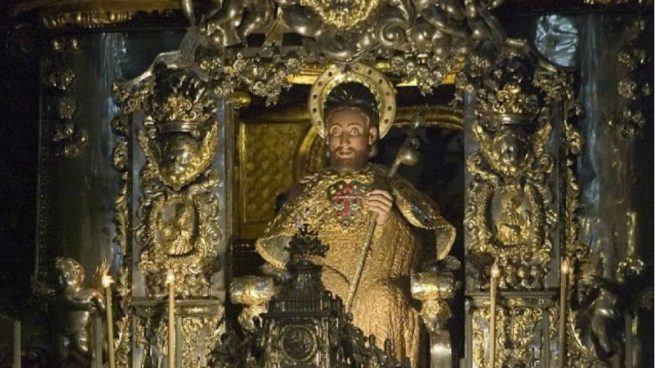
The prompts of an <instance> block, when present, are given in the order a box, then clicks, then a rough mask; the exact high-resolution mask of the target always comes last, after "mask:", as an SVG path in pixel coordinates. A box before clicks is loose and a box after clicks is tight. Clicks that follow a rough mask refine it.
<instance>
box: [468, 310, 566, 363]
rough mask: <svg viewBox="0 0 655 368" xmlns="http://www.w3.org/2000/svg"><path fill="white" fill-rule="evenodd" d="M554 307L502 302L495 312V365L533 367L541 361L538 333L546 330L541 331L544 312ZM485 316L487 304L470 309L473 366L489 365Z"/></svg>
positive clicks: (488, 313) (548, 312)
mask: <svg viewBox="0 0 655 368" xmlns="http://www.w3.org/2000/svg"><path fill="white" fill-rule="evenodd" d="M554 310H555V309H554V308H547V307H538V306H526V305H521V303H519V305H512V306H509V305H505V306H502V307H498V308H497V312H496V326H497V327H496V345H497V346H502V347H503V348H502V349H499V350H497V351H496V358H495V368H502V367H515V366H522V367H537V366H539V365H540V364H543V355H542V354H541V353H540V349H544V348H545V349H549V347H546V346H544V345H543V344H544V341H543V340H542V339H541V337H542V336H543V335H544V334H546V333H548V334H549V336H550V335H552V334H551V333H550V331H541V328H542V326H543V324H542V323H541V322H542V320H543V319H544V314H548V315H549V314H551V313H553V311H554ZM489 318H490V311H489V307H488V305H486V306H485V305H482V306H479V307H476V308H475V309H474V310H473V311H472V315H471V323H472V336H471V339H472V344H473V345H472V353H471V354H472V355H471V356H472V359H473V366H474V367H489V359H490V357H489V350H488V346H489V340H490V339H491V338H492V337H491V336H490V335H489Z"/></svg>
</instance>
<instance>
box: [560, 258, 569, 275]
mask: <svg viewBox="0 0 655 368" xmlns="http://www.w3.org/2000/svg"><path fill="white" fill-rule="evenodd" d="M570 270H571V267H570V265H569V260H568V258H564V259H563V260H562V265H561V272H562V275H567V274H568V273H569V271H570Z"/></svg>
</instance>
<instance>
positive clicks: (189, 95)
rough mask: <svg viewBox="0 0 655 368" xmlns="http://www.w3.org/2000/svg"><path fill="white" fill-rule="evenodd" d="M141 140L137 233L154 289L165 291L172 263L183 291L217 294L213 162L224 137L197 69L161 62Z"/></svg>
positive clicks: (156, 293) (186, 293)
mask: <svg viewBox="0 0 655 368" xmlns="http://www.w3.org/2000/svg"><path fill="white" fill-rule="evenodd" d="M151 88H152V90H151V91H150V92H149V93H147V94H146V95H147V96H148V97H147V98H146V99H147V103H148V105H147V111H146V117H145V119H144V129H143V130H142V131H141V132H140V133H139V143H140V146H141V148H142V150H143V153H144V156H145V158H146V163H145V166H144V167H143V170H142V171H141V174H140V176H141V182H142V186H143V192H144V196H143V199H142V201H141V203H140V211H139V214H140V219H139V220H140V224H139V226H138V229H137V236H138V239H139V240H140V242H141V244H142V245H143V246H144V248H143V249H142V252H141V256H140V260H139V264H138V268H139V270H140V271H141V272H143V273H144V274H145V276H146V286H147V287H146V291H147V294H148V295H149V296H161V295H164V294H165V293H166V289H167V286H166V285H165V279H166V273H167V272H168V270H172V271H173V272H174V273H175V280H176V284H177V285H178V287H176V290H177V291H178V294H179V295H180V296H181V297H183V298H193V297H200V298H204V297H209V296H216V294H217V292H218V291H217V290H214V288H213V284H214V283H213V281H212V280H213V277H215V275H216V272H218V261H217V258H216V257H217V254H218V249H217V245H218V240H219V234H220V224H219V205H218V198H217V196H216V194H215V193H216V192H217V190H218V186H219V178H218V174H217V173H216V171H215V170H214V169H213V168H212V167H211V165H212V162H213V159H214V156H215V154H216V149H217V144H218V122H217V120H216V118H215V111H216V104H215V101H214V98H213V96H212V94H211V93H210V91H209V89H208V88H207V87H206V86H205V85H204V84H203V82H201V81H200V80H199V79H198V78H197V77H195V76H194V75H193V74H192V73H191V72H188V71H184V70H174V69H167V68H165V67H157V68H155V72H154V80H153V81H152V83H151Z"/></svg>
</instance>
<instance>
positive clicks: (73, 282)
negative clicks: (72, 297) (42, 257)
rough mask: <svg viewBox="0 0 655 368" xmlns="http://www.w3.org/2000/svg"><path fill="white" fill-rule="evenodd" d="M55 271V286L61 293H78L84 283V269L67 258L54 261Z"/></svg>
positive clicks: (76, 262) (58, 258)
mask: <svg viewBox="0 0 655 368" xmlns="http://www.w3.org/2000/svg"><path fill="white" fill-rule="evenodd" d="M55 269H56V270H57V286H58V288H59V290H60V291H62V292H75V291H78V290H79V289H80V288H81V287H82V284H83V283H84V267H82V265H81V264H80V263H79V262H78V261H76V260H74V259H72V258H67V257H57V259H56V260H55Z"/></svg>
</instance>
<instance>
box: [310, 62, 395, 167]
mask: <svg viewBox="0 0 655 368" xmlns="http://www.w3.org/2000/svg"><path fill="white" fill-rule="evenodd" d="M308 102H309V112H310V115H311V119H312V124H313V125H314V127H315V128H316V129H317V131H318V134H319V135H320V136H321V137H323V138H324V139H325V143H326V145H327V149H328V153H329V158H330V166H331V167H332V168H333V169H335V170H337V171H340V172H350V171H356V170H359V169H361V168H362V167H363V166H364V165H365V164H366V163H367V162H368V158H369V157H370V156H372V155H373V152H374V148H375V145H376V143H377V141H378V140H379V139H381V138H382V137H384V135H385V134H386V133H388V132H389V129H391V124H393V121H394V118H395V115H396V90H395V89H394V87H393V84H392V83H391V82H390V81H389V80H388V79H387V78H386V76H385V75H384V74H382V73H381V72H379V71H377V70H375V69H373V68H370V67H368V66H366V65H363V64H352V65H342V66H337V65H332V66H329V67H328V68H327V69H326V70H325V71H324V72H323V74H321V75H320V76H319V77H318V79H317V80H316V82H315V83H314V85H313V86H312V89H311V91H310V94H309V101H308Z"/></svg>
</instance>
